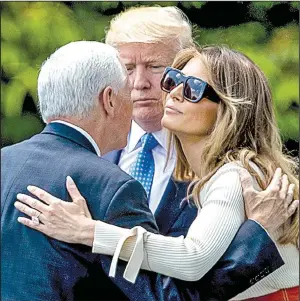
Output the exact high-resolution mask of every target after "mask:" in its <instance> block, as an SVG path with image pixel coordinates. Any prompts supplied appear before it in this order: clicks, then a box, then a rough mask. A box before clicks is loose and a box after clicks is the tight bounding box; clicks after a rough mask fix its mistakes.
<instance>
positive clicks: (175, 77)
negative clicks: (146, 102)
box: [162, 70, 181, 92]
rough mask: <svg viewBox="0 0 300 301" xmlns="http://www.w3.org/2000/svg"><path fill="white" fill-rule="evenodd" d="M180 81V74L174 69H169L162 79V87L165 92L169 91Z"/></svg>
mask: <svg viewBox="0 0 300 301" xmlns="http://www.w3.org/2000/svg"><path fill="white" fill-rule="evenodd" d="M180 83H181V74H180V73H179V72H177V71H176V70H170V71H169V72H168V73H166V75H165V76H164V79H163V81H162V88H163V89H164V90H166V91H167V92H171V91H172V90H173V89H175V88H176V87H177V86H178V85H179V84H180Z"/></svg>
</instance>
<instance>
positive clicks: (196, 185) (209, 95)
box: [21, 46, 299, 301]
mask: <svg viewBox="0 0 300 301" xmlns="http://www.w3.org/2000/svg"><path fill="white" fill-rule="evenodd" d="M161 87H162V90H164V91H165V92H167V93H168V94H167V95H166V101H165V112H164V117H163V119H162V124H163V126H164V127H166V128H168V129H169V130H170V132H171V133H172V134H171V139H172V140H174V143H175V146H176V149H177V155H178V164H177V167H176V170H175V174H176V176H177V178H179V179H186V178H190V177H191V175H192V176H195V177H196V178H197V180H195V181H193V183H192V185H191V186H190V193H191V194H192V196H193V201H194V202H195V204H196V205H197V206H198V208H199V213H198V216H197V218H196V219H195V221H194V222H193V224H192V225H191V227H190V229H189V232H188V235H187V237H186V238H183V237H178V238H173V237H165V236H162V235H158V234H153V233H149V232H146V231H145V230H144V229H143V228H141V227H136V228H133V229H131V230H128V229H123V228H120V227H116V226H113V225H108V224H105V223H103V222H101V221H96V222H95V233H92V234H91V233H90V234H88V233H87V234H86V235H92V237H93V239H94V241H93V252H96V253H101V254H108V255H113V256H114V257H113V260H112V265H111V271H110V275H112V276H113V275H114V273H115V269H116V266H117V261H118V258H119V257H120V258H121V259H123V260H125V261H129V262H128V265H127V269H126V270H125V273H124V277H126V278H127V279H128V280H131V281H134V280H135V277H136V275H137V273H138V271H139V269H140V268H142V269H146V270H151V271H154V272H157V273H161V274H165V275H167V276H171V277H175V278H179V279H183V280H187V281H195V280H198V279H200V278H201V277H203V276H204V275H205V274H206V273H207V272H208V271H209V270H210V269H211V268H212V267H213V266H214V265H215V264H216V262H217V261H218V260H219V259H220V257H221V256H222V255H223V253H224V252H225V250H226V249H227V247H228V246H229V245H230V243H231V241H232V239H233V238H234V236H235V234H236V232H237V231H238V229H239V227H240V225H241V224H242V223H243V221H244V220H245V218H246V217H245V213H244V212H245V209H244V202H243V196H242V189H241V184H240V179H239V170H240V169H243V168H244V169H247V170H248V171H249V172H250V173H251V174H252V175H253V180H254V181H256V184H257V188H260V189H265V188H266V187H267V185H268V184H269V182H270V181H271V178H272V175H273V173H274V171H275V169H276V167H278V166H279V167H280V168H281V169H282V171H283V173H284V174H285V175H284V176H283V177H282V186H283V187H285V190H286V191H285V192H287V190H288V189H289V193H294V197H293V198H292V199H296V198H298V194H299V184H298V182H297V179H296V170H297V164H296V163H295V162H294V161H293V160H292V159H291V158H289V157H288V156H287V155H284V154H283V153H282V144H281V141H280V137H279V133H278V128H277V126H276V123H275V118H274V112H273V107H272V97H271V92H270V89H269V86H268V83H267V80H266V78H265V76H264V74H263V73H262V71H261V70H260V69H259V68H258V67H257V66H256V65H255V64H254V63H253V62H252V61H251V60H250V59H249V58H247V57H246V56H245V55H243V54H241V53H240V52H237V51H234V50H231V49H228V48H226V47H220V46H210V47H204V48H201V49H195V48H191V49H187V50H183V51H181V52H180V53H179V54H178V55H177V56H176V58H175V61H174V63H173V67H172V68H170V67H169V68H167V69H166V71H165V73H164V75H163V78H162V81H161ZM289 182H290V183H292V185H288V183H289ZM77 193H78V192H75V194H77ZM70 194H73V196H74V197H75V195H74V189H71V190H70ZM36 195H37V196H39V197H40V198H41V199H43V197H41V196H40V195H39V194H36ZM292 199H291V204H292V205H291V206H294V205H296V202H297V201H292ZM294 208H295V207H294ZM85 210H87V209H85ZM293 211H294V210H292V211H291V212H293ZM87 216H88V213H87ZM21 221H22V222H23V223H24V224H27V225H28V223H26V222H24V219H23V220H21ZM62 223H63V222H62ZM66 226H67V225H66ZM298 226H299V218H298V210H296V212H294V213H293V214H292V216H291V217H290V218H289V220H288V222H287V223H286V224H285V225H284V227H282V228H281V229H280V230H278V231H277V232H275V233H274V234H273V239H274V240H275V241H276V242H277V247H278V249H279V251H280V253H281V256H282V258H283V260H284V262H285V265H284V266H282V267H281V268H279V269H278V270H276V271H275V272H273V273H272V274H270V275H268V276H267V277H265V278H264V279H262V280H261V281H260V282H258V283H256V284H255V285H253V286H252V287H251V288H249V289H248V290H246V291H245V292H243V293H242V294H239V295H238V296H236V297H235V298H234V300H245V299H246V300H247V299H250V300H260V301H265V300H273V301H275V300H279V299H280V298H281V299H280V300H284V297H282V296H288V298H289V299H286V300H292V301H296V300H298V297H297V294H298V287H297V285H298V283H299V252H298V248H297V242H298V236H299V229H298ZM78 243H80V241H78ZM283 289H284V290H283ZM260 296H263V297H260ZM251 298H255V299H251ZM278 298H279V299H278Z"/></svg>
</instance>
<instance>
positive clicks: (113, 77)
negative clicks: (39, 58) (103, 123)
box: [38, 41, 127, 122]
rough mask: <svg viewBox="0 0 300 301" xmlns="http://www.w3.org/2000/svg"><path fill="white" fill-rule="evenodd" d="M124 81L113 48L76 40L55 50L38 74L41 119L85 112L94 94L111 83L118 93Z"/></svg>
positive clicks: (90, 104)
mask: <svg viewBox="0 0 300 301" xmlns="http://www.w3.org/2000/svg"><path fill="white" fill-rule="evenodd" d="M126 81H127V72H126V69H125V66H124V65H123V64H122V63H121V61H120V57H119V53H118V52H117V50H116V49H115V48H113V47H111V46H109V45H106V44H103V43H99V42H95V41H77V42H72V43H69V44H67V45H65V46H62V47H61V48H59V49H57V50H56V51H55V52H54V53H53V54H52V55H51V56H50V57H49V58H48V59H47V60H46V61H45V62H44V63H43V65H42V67H41V70H40V73H39V77H38V96H39V109H40V112H41V115H42V118H43V120H44V121H45V122H48V121H49V120H51V119H54V118H59V117H70V116H76V117H79V118H84V117H87V116H88V115H89V113H90V112H91V111H92V110H93V108H94V107H95V104H96V100H97V96H98V95H99V93H100V92H101V91H103V89H104V88H106V87H107V86H111V87H112V89H113V91H114V93H116V94H117V93H118V91H119V90H120V89H122V88H123V87H124V86H125V84H126Z"/></svg>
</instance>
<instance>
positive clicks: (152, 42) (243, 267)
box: [106, 6, 280, 300]
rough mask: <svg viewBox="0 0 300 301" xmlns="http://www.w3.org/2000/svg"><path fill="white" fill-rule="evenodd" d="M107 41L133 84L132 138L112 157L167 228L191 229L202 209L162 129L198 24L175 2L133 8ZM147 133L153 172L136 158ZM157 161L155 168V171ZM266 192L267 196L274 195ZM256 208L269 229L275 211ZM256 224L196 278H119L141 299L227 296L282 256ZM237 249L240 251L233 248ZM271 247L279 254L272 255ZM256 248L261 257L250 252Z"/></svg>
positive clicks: (163, 229) (116, 20) (265, 271)
mask: <svg viewBox="0 0 300 301" xmlns="http://www.w3.org/2000/svg"><path fill="white" fill-rule="evenodd" d="M106 43H107V44H110V45H112V46H114V47H115V48H117V49H118V50H119V52H120V56H121V59H122V60H123V62H124V63H125V66H126V67H127V70H128V73H129V78H130V80H131V83H132V88H133V89H132V92H131V98H132V101H133V121H132V125H131V131H130V134H129V136H128V144H127V146H126V147H125V148H124V149H123V150H121V151H118V152H113V153H111V154H109V155H108V156H107V159H108V160H111V161H113V162H114V163H116V164H118V165H119V166H120V167H121V168H122V169H123V170H124V171H126V172H127V173H129V174H131V175H132V176H134V177H135V178H137V179H138V180H139V181H140V182H141V183H142V184H143V185H144V187H145V189H146V192H147V194H148V201H149V207H150V209H151V211H152V212H153V214H154V215H155V218H156V222H157V225H158V227H159V229H160V232H161V233H162V234H164V235H170V236H179V235H186V234H187V230H188V228H189V227H190V225H191V223H192V221H193V220H194V218H195V216H196V212H197V211H196V209H195V208H191V207H190V206H189V205H188V204H187V203H186V202H182V199H183V198H184V197H185V195H186V188H187V183H183V182H176V181H175V180H174V179H173V178H172V173H173V170H174V167H175V162H176V157H175V153H174V151H172V152H171V156H170V158H169V161H168V164H167V166H166V168H165V163H166V158H167V148H168V143H167V133H166V131H165V130H164V129H162V127H161V118H162V115H163V104H162V93H161V89H160V79H161V75H162V73H163V71H164V69H165V67H166V66H169V65H171V64H172V61H173V59H174V57H175V55H176V54H177V52H178V51H180V50H182V49H184V48H188V47H191V46H193V45H194V42H193V39H192V25H191V23H190V22H189V20H188V18H187V16H186V15H185V14H184V13H183V12H182V11H181V10H180V9H178V8H176V7H159V6H155V7H138V8H131V9H129V10H127V11H125V12H123V13H120V14H119V15H117V16H116V17H115V18H114V19H113V20H112V21H111V24H110V28H109V30H108V32H107V35H106ZM149 135H151V137H152V138H151V139H153V138H154V139H155V141H156V143H154V145H153V148H152V149H150V152H151V153H152V157H151V156H150V157H149V156H148V157H147V160H148V161H152V162H151V163H149V164H146V165H147V168H148V170H147V169H145V168H143V167H141V166H140V165H138V163H137V161H139V160H140V159H141V158H143V156H145V154H144V155H143V152H144V148H145V143H144V140H143V136H144V137H145V136H149ZM151 164H152V165H153V166H154V167H150V169H149V166H151ZM136 168H138V169H139V171H138V173H136V171H135V169H136ZM151 168H154V172H153V171H152V176H151V178H150V180H149V173H150V174H151ZM149 170H150V171H149ZM141 173H142V174H143V173H144V174H145V176H144V179H145V177H146V178H147V182H146V183H145V184H144V183H143V177H141ZM147 175H148V176H147ZM242 181H243V179H242ZM248 182H249V181H248V179H247V177H245V180H244V183H245V185H249V183H248ZM149 183H150V184H149ZM246 191H248V190H246ZM264 196H265V200H267V199H268V197H271V196H270V195H266V194H264ZM252 197H253V194H252ZM255 197H256V198H257V201H256V202H255V204H256V205H257V204H259V202H261V201H262V197H263V194H259V193H257V194H256V195H255ZM252 200H253V199H252ZM246 202H247V199H246ZM252 205H253V202H251V206H252ZM254 207H255V206H252V207H251V208H250V210H249V213H248V216H249V218H250V217H251V218H252V219H254V220H256V221H257V222H258V223H260V224H262V225H264V227H265V229H267V230H268V229H271V228H272V227H273V226H274V220H272V219H269V220H268V216H269V213H267V212H266V214H265V216H263V217H262V218H256V213H257V211H255V209H254ZM258 208H259V206H258ZM258 223H256V222H254V221H253V220H248V221H247V222H245V223H244V224H243V225H242V227H241V228H240V231H239V233H238V235H237V236H236V238H235V240H234V241H233V242H232V244H231V246H230V247H229V249H228V250H227V251H226V253H225V255H224V256H223V257H222V259H221V260H220V261H219V263H218V264H217V265H216V266H215V268H214V269H212V270H211V271H210V272H209V273H208V274H207V275H206V276H205V277H204V278H202V279H201V280H200V281H198V282H195V283H193V284H191V283H186V282H182V281H178V280H175V279H170V278H167V277H162V276H160V275H158V276H156V275H153V274H147V273H143V274H140V276H139V277H138V280H137V282H136V284H135V285H131V284H126V283H125V284H124V280H123V279H122V277H118V276H117V277H116V279H115V281H116V283H117V284H119V286H120V287H123V290H124V287H125V288H126V290H127V292H128V291H130V290H132V289H133V290H135V291H136V295H137V296H139V298H138V299H137V300H157V299H159V300H190V299H192V300H200V299H201V300H228V299H229V298H231V297H233V296H234V295H236V294H237V293H239V292H241V291H243V290H245V289H246V288H248V287H249V286H251V285H253V284H254V283H255V282H257V281H259V280H260V279H262V278H263V277H265V276H266V275H268V274H269V273H271V272H272V271H273V270H275V269H276V267H277V265H278V264H279V262H280V259H279V257H278V253H277V251H276V247H275V245H274V244H273V242H272V241H271V239H270V238H269V236H268V234H267V233H266V231H265V230H264V229H263V228H262V227H261V226H260V225H259V224H258ZM253 237H255V241H254V240H253ZM237 250H239V252H238V253H236V252H235V251H237ZM246 250H247V251H246ZM266 250H268V251H266ZM270 252H272V253H273V255H272V261H270V258H271V257H270ZM254 253H256V255H255V257H252V255H254ZM250 254H251V256H250V257H252V258H251V259H250V258H249V255H250ZM274 259H275V260H274ZM224 262H226V264H224Z"/></svg>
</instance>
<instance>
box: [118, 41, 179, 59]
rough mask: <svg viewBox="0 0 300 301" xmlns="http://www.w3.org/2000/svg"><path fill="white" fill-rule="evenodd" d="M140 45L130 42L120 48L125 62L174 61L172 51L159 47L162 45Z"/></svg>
mask: <svg viewBox="0 0 300 301" xmlns="http://www.w3.org/2000/svg"><path fill="white" fill-rule="evenodd" d="M140 46H141V47H136V45H132V46H131V45H130V44H128V45H126V46H123V47H120V48H119V49H118V50H119V53H120V56H121V58H122V60H123V61H124V63H125V64H128V63H134V64H137V63H152V62H169V61H171V62H172V61H173V59H174V57H172V55H171V53H170V51H168V50H166V49H163V48H162V47H159V46H161V45H156V46H158V47H155V45H153V44H141V45H140ZM173 56H175V55H173Z"/></svg>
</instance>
